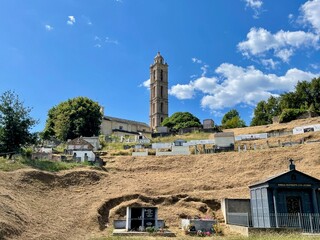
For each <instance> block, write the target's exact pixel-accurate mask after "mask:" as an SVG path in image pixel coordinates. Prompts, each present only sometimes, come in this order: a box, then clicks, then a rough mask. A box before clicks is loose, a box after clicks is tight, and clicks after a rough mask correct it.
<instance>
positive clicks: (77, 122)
mask: <svg viewBox="0 0 320 240" xmlns="http://www.w3.org/2000/svg"><path fill="white" fill-rule="evenodd" d="M102 117H103V116H102V114H101V111H100V106H99V104H98V103H96V102H94V101H92V100H91V99H89V98H86V97H76V98H73V99H69V100H67V101H65V102H62V103H60V104H59V105H57V106H54V107H53V108H51V109H50V110H49V111H48V118H47V121H46V127H45V130H44V132H43V133H42V137H43V138H44V139H48V138H50V137H56V138H58V139H60V140H62V141H66V140H67V139H73V138H76V137H80V136H86V137H91V136H93V135H99V131H100V125H101V121H102Z"/></svg>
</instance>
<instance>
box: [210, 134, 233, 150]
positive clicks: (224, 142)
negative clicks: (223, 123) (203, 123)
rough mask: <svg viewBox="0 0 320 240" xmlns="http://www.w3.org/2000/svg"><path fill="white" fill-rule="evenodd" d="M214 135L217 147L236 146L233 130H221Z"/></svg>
mask: <svg viewBox="0 0 320 240" xmlns="http://www.w3.org/2000/svg"><path fill="white" fill-rule="evenodd" d="M213 136H214V143H215V145H216V147H222V148H226V147H232V146H234V143H235V140H234V133H233V132H220V133H215V134H214V135H213Z"/></svg>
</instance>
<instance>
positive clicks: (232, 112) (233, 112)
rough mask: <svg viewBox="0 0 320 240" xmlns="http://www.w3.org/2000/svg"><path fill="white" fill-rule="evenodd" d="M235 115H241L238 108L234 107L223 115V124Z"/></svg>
mask: <svg viewBox="0 0 320 240" xmlns="http://www.w3.org/2000/svg"><path fill="white" fill-rule="evenodd" d="M234 117H240V115H239V113H238V111H237V110H235V109H232V110H230V111H229V112H227V113H226V114H225V115H224V116H223V118H222V120H221V124H222V125H224V124H225V123H226V122H227V121H229V120H231V119H232V118H234Z"/></svg>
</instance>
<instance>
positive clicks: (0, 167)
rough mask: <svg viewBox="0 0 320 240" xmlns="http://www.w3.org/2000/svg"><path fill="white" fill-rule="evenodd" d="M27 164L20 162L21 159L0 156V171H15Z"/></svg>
mask: <svg viewBox="0 0 320 240" xmlns="http://www.w3.org/2000/svg"><path fill="white" fill-rule="evenodd" d="M25 167H26V166H25V165H24V164H23V163H21V162H20V160H8V159H5V158H3V157H0V171H6V172H9V171H14V170H18V169H21V168H25Z"/></svg>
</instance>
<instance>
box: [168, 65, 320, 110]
mask: <svg viewBox="0 0 320 240" xmlns="http://www.w3.org/2000/svg"><path fill="white" fill-rule="evenodd" d="M215 72H216V74H217V75H218V76H217V77H211V78H208V77H200V78H198V79H196V80H195V81H190V82H189V83H188V84H177V85H175V86H172V87H171V89H170V90H169V93H170V94H171V95H173V96H175V97H177V98H178V99H192V98H193V97H194V96H195V95H196V93H199V94H202V99H201V107H203V108H208V109H210V110H211V111H213V112H216V111H219V110H220V109H223V108H225V107H234V106H236V105H238V104H245V105H252V106H254V105H256V104H257V103H258V102H259V101H261V100H265V99H267V98H268V97H270V96H271V95H275V93H280V92H283V91H292V90H294V87H295V85H296V84H297V82H298V81H302V80H307V81H309V80H311V79H312V78H314V77H317V76H319V74H320V73H318V74H314V73H311V72H305V71H302V70H299V69H296V68H293V69H289V70H288V71H287V72H286V74H285V75H283V76H277V75H275V74H265V73H263V72H262V71H260V70H258V69H256V68H255V67H253V66H249V67H247V68H243V67H240V66H235V65H233V64H230V63H223V64H221V65H220V66H219V67H218V68H217V69H216V70H215ZM217 79H219V81H218V80H217Z"/></svg>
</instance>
